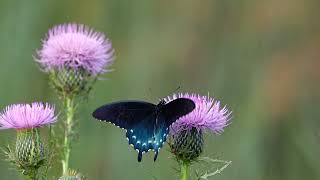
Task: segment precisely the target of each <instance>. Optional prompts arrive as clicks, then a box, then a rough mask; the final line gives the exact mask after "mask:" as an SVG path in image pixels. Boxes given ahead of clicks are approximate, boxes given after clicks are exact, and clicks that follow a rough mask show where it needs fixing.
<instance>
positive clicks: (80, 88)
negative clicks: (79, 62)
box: [50, 66, 93, 95]
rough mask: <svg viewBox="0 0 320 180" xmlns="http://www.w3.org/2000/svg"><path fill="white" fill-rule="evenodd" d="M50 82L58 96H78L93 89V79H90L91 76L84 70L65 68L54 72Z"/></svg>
mask: <svg viewBox="0 0 320 180" xmlns="http://www.w3.org/2000/svg"><path fill="white" fill-rule="evenodd" d="M50 80H51V84H52V86H53V89H55V90H56V91H57V93H58V94H64V95H78V94H80V93H82V92H85V91H88V90H89V89H90V88H91V87H90V82H91V81H92V80H93V79H92V78H90V74H89V73H88V72H87V71H85V70H84V69H83V68H78V69H74V68H71V67H68V66H65V67H64V68H61V69H59V70H54V71H52V72H51V74H50Z"/></svg>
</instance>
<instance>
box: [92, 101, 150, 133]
mask: <svg viewBox="0 0 320 180" xmlns="http://www.w3.org/2000/svg"><path fill="white" fill-rule="evenodd" d="M155 107H156V105H154V104H151V103H148V102H142V101H126V102H115V103H110V104H106V105H104V106H101V107H100V108H98V109H96V110H95V111H94V112H93V113H92V116H93V117H94V118H96V119H99V120H103V121H107V122H111V123H113V124H115V125H116V126H119V127H120V128H125V129H129V128H131V127H132V126H135V125H136V124H137V123H139V122H140V121H141V120H143V119H145V118H146V117H148V116H150V115H151V114H152V113H154V111H155Z"/></svg>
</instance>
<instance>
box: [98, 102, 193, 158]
mask: <svg viewBox="0 0 320 180" xmlns="http://www.w3.org/2000/svg"><path fill="white" fill-rule="evenodd" d="M194 108H195V105H194V102H193V101H192V100H190V99H185V98H179V99H176V100H173V101H171V102H169V103H166V102H165V101H163V100H162V101H160V103H159V104H158V105H154V104H152V103H148V102H144V101H123V102H115V103H110V104H106V105H104V106H101V107H100V108H98V109H97V110H95V111H94V112H93V114H92V115H93V117H95V118H96V119H99V120H102V121H107V122H111V123H113V124H114V125H116V126H118V127H120V128H123V129H125V130H126V137H127V139H128V141H129V144H130V145H132V146H133V148H134V149H135V150H137V151H138V161H139V162H140V161H141V160H142V155H143V153H145V152H148V151H149V150H153V151H154V152H155V156H154V161H155V160H156V159H157V156H158V152H159V150H160V149H161V148H162V146H163V144H164V143H165V142H166V140H167V136H168V133H169V127H170V125H171V124H172V123H174V122H175V121H176V120H177V119H178V118H180V117H181V116H183V115H186V114H188V113H189V112H191V111H192V110H193V109H194Z"/></svg>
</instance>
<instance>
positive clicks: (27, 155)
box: [0, 103, 57, 179]
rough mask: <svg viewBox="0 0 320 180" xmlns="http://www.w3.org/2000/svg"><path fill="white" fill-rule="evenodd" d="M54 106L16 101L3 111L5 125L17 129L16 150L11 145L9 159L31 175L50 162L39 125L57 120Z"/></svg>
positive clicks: (1, 121) (0, 119)
mask: <svg viewBox="0 0 320 180" xmlns="http://www.w3.org/2000/svg"><path fill="white" fill-rule="evenodd" d="M56 120H57V118H56V116H55V115H54V107H53V106H51V105H49V104H42V103H32V104H14V105H10V106H8V107H6V108H5V110H4V111H3V112H1V113H0V126H1V129H16V130H17V139H16V147H15V151H12V150H11V149H10V147H8V149H7V152H6V154H7V156H8V160H9V161H10V162H11V163H13V164H14V165H15V166H16V167H17V169H18V170H19V171H21V172H22V173H23V174H24V175H27V176H29V178H31V179H35V178H36V177H37V172H38V169H39V168H40V167H41V166H43V165H44V164H45V162H46V153H45V149H44V146H43V143H42V141H41V138H40V133H39V129H38V128H39V127H41V126H44V125H46V124H51V123H54V122H55V121H56Z"/></svg>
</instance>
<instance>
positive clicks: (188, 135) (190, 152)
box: [171, 128, 203, 162]
mask: <svg viewBox="0 0 320 180" xmlns="http://www.w3.org/2000/svg"><path fill="white" fill-rule="evenodd" d="M171 151H172V153H173V154H175V156H176V157H177V158H178V159H179V160H182V161H184V162H191V161H194V160H196V159H197V158H198V157H199V156H200V154H201V153H202V151H203V134H202V131H201V130H197V129H196V128H192V129H191V130H184V131H181V132H180V133H178V134H176V135H174V136H173V143H172V144H171Z"/></svg>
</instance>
